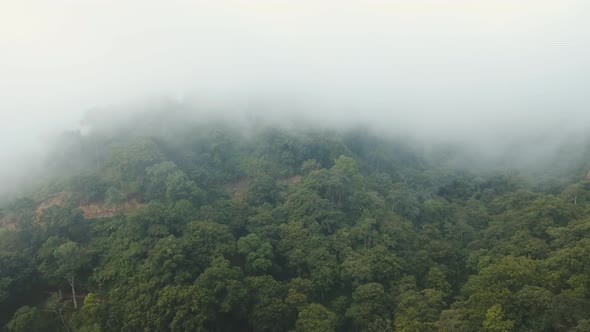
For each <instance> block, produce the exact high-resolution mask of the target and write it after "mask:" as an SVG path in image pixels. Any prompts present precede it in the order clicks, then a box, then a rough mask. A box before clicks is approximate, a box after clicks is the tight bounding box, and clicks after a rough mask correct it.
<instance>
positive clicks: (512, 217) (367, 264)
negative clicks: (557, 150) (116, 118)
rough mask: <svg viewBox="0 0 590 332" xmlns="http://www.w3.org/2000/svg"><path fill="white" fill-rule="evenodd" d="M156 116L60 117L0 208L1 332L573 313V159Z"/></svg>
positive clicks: (579, 325) (584, 211) (585, 322)
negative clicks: (467, 164)
mask: <svg viewBox="0 0 590 332" xmlns="http://www.w3.org/2000/svg"><path fill="white" fill-rule="evenodd" d="M167 128H168V129H167V130H160V131H158V130H154V129H153V127H151V126H149V125H147V124H146V123H143V124H142V123H137V124H136V127H135V129H134V130H124V131H123V130H121V131H117V130H111V131H109V130H106V129H104V128H103V129H101V128H98V129H97V130H96V131H94V132H93V133H92V134H91V135H78V134H70V135H67V136H65V137H64V138H63V140H62V142H61V143H60V145H59V146H58V147H57V148H56V152H55V153H54V155H53V157H52V160H51V162H50V163H49V164H48V166H47V167H48V168H51V169H54V170H55V174H57V175H56V176H58V175H60V174H61V176H58V177H57V178H56V180H55V181H53V182H52V183H50V184H47V185H46V186H44V187H42V188H40V189H39V190H37V191H36V192H35V193H34V194H32V196H31V197H30V198H21V199H18V200H15V201H13V202H12V203H11V204H9V205H7V206H6V207H4V208H3V209H2V211H1V212H0V213H1V215H0V217H2V218H5V219H8V218H12V219H14V220H17V221H18V222H17V227H16V229H14V230H4V231H3V232H0V324H1V325H2V326H4V328H5V329H6V330H7V331H93V332H96V331H322V332H323V331H404V332H410V331H416V332H417V331H589V330H590V329H589V328H590V203H589V202H588V200H589V199H590V183H588V182H585V181H580V180H581V178H582V176H578V175H577V174H576V175H575V176H572V177H567V178H563V180H555V179H545V178H543V179H540V178H539V179H535V181H531V180H530V179H528V178H525V177H523V176H520V175H518V174H516V173H511V172H506V173H482V172H476V171H466V170H457V169H450V168H447V167H444V165H443V163H442V161H441V159H440V158H439V159H433V158H430V157H428V156H425V155H423V154H420V153H417V152H416V151H418V150H419V149H413V148H412V146H411V145H410V144H408V143H400V141H395V140H387V139H381V138H379V137H376V136H372V135H371V134H369V133H367V132H366V131H364V130H360V129H359V130H350V131H346V132H333V131H322V130H308V131H294V130H282V129H264V128H254V129H252V130H250V131H248V132H243V131H241V130H238V129H235V128H230V127H228V126H223V125H212V124H207V125H202V126H199V125H191V124H188V123H183V124H179V123H176V124H173V125H170V126H169V127H167ZM60 172H61V173H60ZM572 178H575V180H572ZM578 181H579V182H578ZM58 192H65V193H68V195H65V196H64V197H66V198H64V199H62V200H61V201H60V202H58V203H56V204H51V206H48V207H46V208H44V209H39V202H40V201H42V200H43V199H44V198H45V195H48V194H51V193H58ZM62 196H63V195H62ZM140 200H141V201H142V202H143V203H142V204H141V205H140V207H139V208H138V209H131V208H130V207H129V205H130V204H129V202H131V201H140ZM89 204H95V205H101V206H106V207H109V208H110V211H113V212H112V213H111V214H108V215H103V216H100V217H85V214H84V213H83V211H82V210H81V209H80V207H83V206H88V205H89Z"/></svg>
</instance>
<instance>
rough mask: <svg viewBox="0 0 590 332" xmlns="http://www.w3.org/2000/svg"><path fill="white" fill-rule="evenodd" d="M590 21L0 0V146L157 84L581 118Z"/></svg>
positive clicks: (33, 137) (397, 9) (244, 4)
mask: <svg viewBox="0 0 590 332" xmlns="http://www.w3.org/2000/svg"><path fill="white" fill-rule="evenodd" d="M588 22H590V2H589V1H586V0H446V1H445V0H391V1H375V0H373V1H371V0H363V1H361V0H358V1H342V0H340V1H321V0H320V1H318V0H315V1H305V0H290V1H287V0H275V1H270V0H264V1H263V0H250V1H223V0H217V1H180V0H168V1H149V0H142V1H139V0H128V1H126V0H118V1H110V0H87V1H85V0H75V1H65V0H51V1H48V0H40V1H33V0H0V152H2V155H3V156H4V158H7V159H8V158H9V157H11V156H17V152H19V151H21V150H22V149H25V148H26V147H28V145H26V144H24V145H23V144H15V140H18V141H19V142H26V143H27V144H33V143H35V142H39V138H40V137H45V136H44V135H45V133H46V132H47V131H52V130H61V129H62V128H65V127H68V126H72V125H74V124H76V123H77V122H78V121H79V119H80V118H81V117H82V115H81V114H82V113H83V112H84V111H85V110H87V109H89V108H93V107H97V106H98V107H103V106H108V105H112V104H120V103H125V102H128V101H133V100H140V99H142V98H149V97H153V96H187V95H199V96H207V97H208V98H212V99H218V100H222V101H224V102H228V103H231V104H232V105H238V104H239V103H240V102H246V101H248V100H252V99H256V100H265V99H269V100H281V99H282V98H284V99H285V100H299V101H300V102H302V103H303V104H305V105H307V107H309V112H310V113H311V114H315V116H324V117H329V118H330V119H332V120H333V121H334V123H335V124H338V123H340V122H338V121H342V122H345V123H346V122H355V121H365V122H369V123H373V124H375V125H379V126H381V127H386V128H387V127H389V126H391V128H398V127H403V128H406V129H408V128H410V129H411V130H412V131H415V132H417V133H419V134H424V135H429V136H435V137H437V135H438V136H452V137H454V138H455V139H459V140H465V139H468V138H469V139H472V138H473V136H474V135H475V136H481V139H482V140H488V141H494V140H496V139H498V138H503V139H504V138H505V137H513V138H514V137H516V138H518V137H519V135H526V134H527V133H528V132H531V131H537V132H538V131H540V132H543V131H561V132H568V131H573V130H574V129H575V130H579V129H580V128H586V126H587V125H588V120H590V109H589V107H588V106H589V104H590V102H589V100H588V99H589V96H590V94H589V93H588V89H589V87H590V76H589V75H590V26H589V24H590V23H588ZM320 109H321V110H322V111H319V110H320ZM318 113H319V114H320V115H318ZM15 158H16V157H15ZM14 164H18V162H17V163H14ZM4 167H6V166H4ZM1 173H2V168H1V166H0V174H1Z"/></svg>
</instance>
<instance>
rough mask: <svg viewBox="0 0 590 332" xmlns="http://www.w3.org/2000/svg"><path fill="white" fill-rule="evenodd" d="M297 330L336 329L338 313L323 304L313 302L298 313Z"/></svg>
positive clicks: (326, 331)
mask: <svg viewBox="0 0 590 332" xmlns="http://www.w3.org/2000/svg"><path fill="white" fill-rule="evenodd" d="M296 330H297V331H301V332H330V331H336V315H335V314H334V313H333V312H331V311H330V310H328V309H326V307H324V306H322V305H321V304H317V303H311V304H310V305H308V306H306V307H305V308H303V309H302V310H301V311H300V312H299V314H298V315H297V325H296Z"/></svg>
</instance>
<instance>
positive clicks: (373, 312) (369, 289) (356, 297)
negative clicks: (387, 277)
mask: <svg viewBox="0 0 590 332" xmlns="http://www.w3.org/2000/svg"><path fill="white" fill-rule="evenodd" d="M386 303H387V300H386V295H385V290H384V288H383V285H381V284H378V283H368V284H364V285H360V286H358V287H357V288H356V289H355V290H354V292H353V293H352V305H351V306H350V307H349V308H348V310H346V317H348V318H350V319H351V320H352V321H353V322H354V324H355V326H356V327H357V329H358V328H359V327H364V326H366V325H367V324H369V323H370V322H372V321H374V320H375V319H378V318H383V319H387V318H389V315H388V314H387V311H388V310H387V305H386Z"/></svg>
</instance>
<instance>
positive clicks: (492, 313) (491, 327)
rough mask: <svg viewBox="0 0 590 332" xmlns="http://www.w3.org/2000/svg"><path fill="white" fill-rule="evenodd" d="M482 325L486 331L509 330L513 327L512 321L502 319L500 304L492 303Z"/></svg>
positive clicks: (502, 313) (501, 331)
mask: <svg viewBox="0 0 590 332" xmlns="http://www.w3.org/2000/svg"><path fill="white" fill-rule="evenodd" d="M483 327H484V328H485V329H486V331H494V332H509V331H512V328H513V327H514V322H513V321H511V320H505V319H504V311H503V310H502V306H501V305H499V304H494V305H493V306H491V307H490V308H489V309H488V311H487V312H486V318H485V320H484V321H483Z"/></svg>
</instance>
